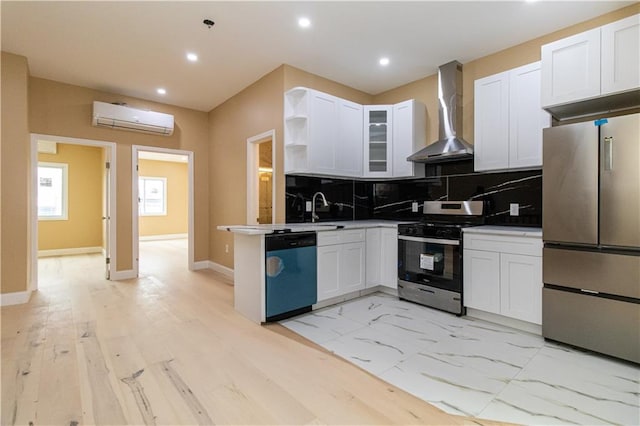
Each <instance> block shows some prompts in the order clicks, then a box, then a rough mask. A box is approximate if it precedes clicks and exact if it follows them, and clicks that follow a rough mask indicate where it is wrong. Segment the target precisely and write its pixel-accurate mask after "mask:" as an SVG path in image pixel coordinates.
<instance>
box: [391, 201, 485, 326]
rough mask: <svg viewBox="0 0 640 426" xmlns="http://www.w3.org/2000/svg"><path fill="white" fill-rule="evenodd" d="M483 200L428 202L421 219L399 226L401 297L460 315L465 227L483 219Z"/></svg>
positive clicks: (399, 288) (399, 285)
mask: <svg viewBox="0 0 640 426" xmlns="http://www.w3.org/2000/svg"><path fill="white" fill-rule="evenodd" d="M483 207H484V204H483V202H482V201H426V202H425V203H424V207H423V208H424V218H423V220H422V221H421V222H418V223H411V224H400V225H398V296H399V297H400V298H401V299H404V300H408V301H411V302H415V303H420V304H422V305H426V306H430V307H433V308H436V309H440V310H443V311H447V312H451V313H454V314H456V315H464V306H463V303H462V228H464V227H466V226H473V225H479V224H481V223H482V221H483Z"/></svg>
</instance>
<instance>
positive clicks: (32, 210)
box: [29, 133, 117, 291]
mask: <svg viewBox="0 0 640 426" xmlns="http://www.w3.org/2000/svg"><path fill="white" fill-rule="evenodd" d="M30 136H31V146H30V150H31V152H30V157H31V158H30V160H31V189H30V191H31V194H30V197H29V198H30V203H29V215H30V222H31V239H30V240H31V250H30V252H31V253H30V256H31V259H30V261H31V277H30V279H29V291H34V290H37V289H38V140H41V139H44V140H47V141H51V142H57V143H62V144H67V145H84V146H93V147H99V148H104V150H105V155H104V156H105V161H106V162H108V163H109V168H110V173H109V185H108V190H107V194H104V196H105V197H106V201H107V203H108V205H109V210H110V214H109V219H108V220H109V227H108V228H109V232H108V233H107V236H106V237H107V241H106V242H103V243H104V244H105V247H110V248H111V250H110V253H105V258H107V257H108V258H109V262H110V263H109V264H106V262H105V268H106V272H107V275H106V276H107V277H108V278H107V279H113V276H114V274H115V271H114V270H110V269H111V268H112V267H115V265H116V264H117V263H116V257H117V251H116V250H115V249H114V248H115V247H117V245H116V239H117V232H116V230H117V228H116V224H117V222H116V220H117V217H116V216H117V215H116V212H117V209H116V191H115V188H116V170H117V169H116V155H115V152H116V143H115V142H109V141H101V140H95V139H83V138H72V137H66V136H54V135H45V134H40V133H31V135H30Z"/></svg>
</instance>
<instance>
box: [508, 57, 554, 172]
mask: <svg viewBox="0 0 640 426" xmlns="http://www.w3.org/2000/svg"><path fill="white" fill-rule="evenodd" d="M550 125H551V116H550V115H549V113H548V112H546V111H545V110H543V109H542V106H541V104H540V62H534V63H533V64H529V65H524V66H522V67H518V68H515V69H513V70H511V71H510V72H509V168H521V167H537V166H542V129H544V128H546V127H549V126H550Z"/></svg>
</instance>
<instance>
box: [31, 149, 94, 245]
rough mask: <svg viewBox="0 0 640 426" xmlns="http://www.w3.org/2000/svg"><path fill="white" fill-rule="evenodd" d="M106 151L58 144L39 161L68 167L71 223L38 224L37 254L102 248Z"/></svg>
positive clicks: (50, 222) (61, 221)
mask: <svg viewBox="0 0 640 426" xmlns="http://www.w3.org/2000/svg"><path fill="white" fill-rule="evenodd" d="M102 151H103V148H98V147H93V146H83V145H71V144H60V143H59V144H58V149H57V153H56V154H44V153H40V154H38V161H46V162H49V163H64V164H67V165H68V171H67V173H68V204H67V206H68V210H67V214H68V219H67V220H39V221H38V250H55V249H67V248H80V247H101V246H102V199H103V193H102V175H103V173H102V169H103V166H102V164H103V162H102Z"/></svg>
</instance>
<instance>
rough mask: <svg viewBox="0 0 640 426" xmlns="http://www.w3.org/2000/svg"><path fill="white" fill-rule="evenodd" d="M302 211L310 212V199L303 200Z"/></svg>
mask: <svg viewBox="0 0 640 426" xmlns="http://www.w3.org/2000/svg"><path fill="white" fill-rule="evenodd" d="M304 211H306V212H310V211H311V201H305V202H304Z"/></svg>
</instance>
